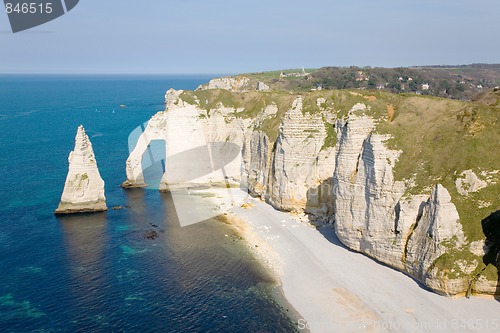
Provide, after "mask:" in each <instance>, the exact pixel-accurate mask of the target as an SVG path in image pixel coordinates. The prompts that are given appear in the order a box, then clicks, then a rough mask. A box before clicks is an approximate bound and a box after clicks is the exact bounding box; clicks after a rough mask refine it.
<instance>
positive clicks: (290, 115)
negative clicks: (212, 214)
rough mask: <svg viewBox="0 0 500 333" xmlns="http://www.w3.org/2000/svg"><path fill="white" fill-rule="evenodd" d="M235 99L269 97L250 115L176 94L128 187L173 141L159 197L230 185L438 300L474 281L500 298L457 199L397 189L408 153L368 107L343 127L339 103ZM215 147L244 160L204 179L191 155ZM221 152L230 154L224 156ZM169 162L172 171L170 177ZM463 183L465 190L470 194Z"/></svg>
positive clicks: (353, 108) (132, 163) (148, 136)
mask: <svg viewBox="0 0 500 333" xmlns="http://www.w3.org/2000/svg"><path fill="white" fill-rule="evenodd" d="M219 81H220V82H219ZM219 81H217V82H216V83H212V86H211V87H212V88H215V87H219V88H222V89H228V90H235V89H234V88H236V86H238V85H239V83H238V84H237V82H236V81H234V79H233V81H231V82H229V81H228V82H226V80H225V79H224V80H223V79H221V80H219ZM209 86H210V85H209ZM239 87H241V86H239ZM236 90H237V89H236ZM234 94H235V95H234V100H239V99H241V100H244V97H245V96H247V97H248V95H244V94H254V95H252V96H253V97H252V98H256V97H255V96H257V97H259V98H260V97H262V99H256V101H257V102H256V103H257V104H258V105H260V106H259V107H260V109H259V110H260V111H259V110H258V111H259V112H255V110H252V109H250V111H249V110H247V109H246V108H245V107H248V105H249V104H248V103H247V104H245V103H242V104H237V103H236V104H234V105H227V104H224V103H222V102H219V103H215V104H212V105H215V106H211V107H210V108H208V109H207V108H206V105H207V103H205V104H203V103H200V101H199V100H198V99H197V97H196V94H195V93H193V95H189V96H190V97H189V100H190V102H186V101H184V100H183V97H182V96H183V92H182V91H175V90H169V91H168V92H167V95H166V105H167V108H166V110H165V111H163V112H159V113H157V114H156V115H155V116H153V118H152V119H151V120H150V121H149V123H148V126H147V128H146V130H145V131H144V133H143V135H142V136H141V138H140V139H139V141H138V144H137V146H136V148H135V150H134V151H133V152H132V153H131V155H130V157H129V159H128V160H127V164H126V168H127V180H126V182H125V183H124V185H125V186H143V185H144V179H143V178H142V169H141V158H142V154H143V153H144V151H145V150H146V148H147V145H148V144H149V143H150V142H151V141H152V140H157V139H161V140H165V141H166V147H167V152H166V156H167V158H166V164H167V170H166V172H165V174H164V177H163V179H162V183H161V184H160V189H161V190H168V189H169V187H171V186H175V185H182V186H194V185H198V184H213V183H217V182H222V181H225V180H227V179H230V180H231V181H233V182H239V183H240V184H241V187H243V188H246V189H248V191H249V193H251V194H252V195H255V196H259V197H261V198H262V199H263V200H266V202H268V203H269V204H271V205H272V206H274V207H275V208H277V209H280V210H285V211H298V212H302V211H303V212H306V213H311V214H313V215H315V216H317V217H320V218H322V219H323V220H329V221H333V220H335V231H336V234H337V236H338V237H339V239H340V241H341V242H342V243H343V244H345V245H346V246H347V247H349V248H350V249H353V250H355V251H359V252H362V253H365V254H367V255H369V256H371V257H373V258H375V259H377V260H379V261H381V262H383V263H386V264H388V265H390V266H392V267H394V268H396V269H399V270H401V271H404V272H406V273H407V274H409V275H411V276H412V277H414V278H416V279H418V280H419V281H421V282H423V283H424V284H425V285H427V286H429V287H430V288H432V289H433V290H435V291H437V292H439V293H442V294H448V295H457V294H464V293H465V292H466V291H467V289H470V288H471V284H473V283H474V281H476V280H477V283H476V285H475V286H472V289H473V290H474V291H475V292H478V293H492V290H493V292H494V290H495V287H496V283H497V282H496V281H491V280H485V278H483V277H479V278H478V279H476V280H475V275H474V274H478V273H479V272H477V271H476V272H475V269H476V267H479V265H480V262H479V261H480V258H481V256H483V255H484V254H485V253H484V249H483V248H482V247H481V245H480V242H479V243H478V244H479V245H477V246H476V245H473V244H472V243H471V242H469V241H468V240H467V237H465V235H464V231H463V228H462V224H461V221H460V216H459V213H458V211H457V208H456V206H455V204H454V203H453V200H452V197H451V195H450V191H451V190H453V189H451V188H448V189H447V188H445V187H444V186H443V185H442V184H440V183H439V182H435V183H429V184H428V187H427V190H424V191H422V192H420V193H419V194H410V192H409V188H410V187H411V180H396V177H395V174H394V167H395V165H396V163H397V162H398V159H399V158H400V156H401V153H402V152H401V151H398V150H391V149H389V148H388V147H387V144H386V143H387V141H388V140H390V139H391V136H390V135H388V134H381V133H378V132H377V130H376V128H377V122H378V121H380V117H379V118H377V117H375V116H374V115H372V112H373V111H372V110H371V109H370V107H367V106H366V105H365V104H364V103H353V104H354V105H353V104H351V105H350V110H345V111H349V112H347V113H346V114H344V116H341V117H340V116H338V114H339V112H340V111H341V110H340V111H339V110H338V109H336V106H335V105H333V106H328V105H327V104H328V103H330V101H331V100H333V99H332V98H330V100H328V98H323V97H321V98H317V99H314V98H316V97H310V96H304V95H303V96H293V95H290V96H289V100H287V101H289V102H287V103H281V104H280V103H279V102H277V101H279V100H280V98H281V101H282V99H283V98H284V97H283V96H284V94H276V96H277V97H276V99H275V100H274V101H271V99H272V98H273V96H274V95H272V94H273V93H270V92H255V91H253V92H245V93H243V92H237V93H234ZM255 94H262V95H255ZM203 96H206V95H203ZM314 96H316V95H314ZM318 96H319V95H318ZM226 97H227V96H226ZM287 98H288V97H287ZM306 98H309V101H308V103H309V104H308V106H307V107H306V106H305V104H304V103H305V102H304V100H305V99H306ZM347 98H350V96H348V97H347ZM311 99H313V100H312V104H313V105H317V109H316V110H317V111H315V112H309V111H308V110H310V108H311ZM186 100H188V98H187V97H186ZM262 100H266V102H265V103H262ZM259 103H260V104H259ZM278 104H279V106H278ZM249 112H250V113H249ZM337 118H339V119H337ZM270 124H271V125H272V124H278V125H279V126H275V127H273V126H271V125H270ZM333 128H335V129H333ZM273 131H274V132H273ZM331 132H333V133H335V135H336V138H335V141H332V140H331V139H332V138H331V137H329V136H331ZM273 133H274V134H273ZM329 140H330V141H329ZM212 142H218V143H228V144H229V143H231V144H233V145H235V146H236V147H237V149H238V152H237V153H236V154H235V157H234V158H232V159H231V158H229V157H228V158H227V163H223V164H224V171H223V172H221V171H220V170H221V169H220V166H219V167H218V168H215V169H213V170H207V171H206V172H203V173H200V172H199V170H198V171H196V170H194V171H193V170H191V169H192V168H193V167H194V166H195V165H196V163H197V162H194V161H198V160H199V158H200V157H197V156H198V155H200V154H195V155H192V154H189V153H187V152H189V151H196V148H197V147H200V146H203V145H206V144H207V143H212ZM221 151H225V153H226V154H227V149H224V147H222V148H221ZM201 155H202V154H201ZM230 155H232V154H230ZM211 156H212V155H211ZM221 156H223V155H221ZM180 157H181V158H180ZM193 157H196V158H193ZM201 158H202V157H201ZM222 159H223V160H224V157H222ZM169 160H170V161H171V164H173V165H174V167H173V168H172V169H170V170H169V169H168V165H169ZM211 163H212V164H214V161H211ZM178 170H182V172H180V173H179V171H178ZM464 178H465V176H464ZM466 180H467V181H469V180H470V181H469V182H472V181H473V180H474V182H473V183H474V184H476V185H474V186H469V187H467V189H468V191H469V192H471V191H473V190H477V189H480V188H482V187H483V186H485V185H484V184H483V183H480V184H479V183H478V181H476V180H475V179H472V177H471V176H467V178H466ZM458 182H460V181H457V187H458V185H460V186H461V187H460V188H465V187H466V186H465V185H463V184H462V183H460V184H459V183H458ZM477 184H478V185H477ZM461 193H465V192H464V191H462V192H461ZM482 244H484V242H483V243H482ZM469 249H474V251H473V252H474V253H473V255H472V256H471V258H472V259H471V258H464V259H463V260H458V261H455V262H453V263H449V262H448V261H447V257H446V256H447V255H448V253H450V252H453V253H458V252H460V253H471V251H472V250H469ZM474 272H475V273H474Z"/></svg>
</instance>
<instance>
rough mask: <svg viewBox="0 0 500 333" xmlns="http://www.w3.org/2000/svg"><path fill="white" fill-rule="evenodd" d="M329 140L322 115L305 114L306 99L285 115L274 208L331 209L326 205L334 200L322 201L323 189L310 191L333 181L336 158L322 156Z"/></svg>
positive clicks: (275, 158) (271, 190)
mask: <svg viewBox="0 0 500 333" xmlns="http://www.w3.org/2000/svg"><path fill="white" fill-rule="evenodd" d="M325 137H326V130H325V125H324V124H323V121H322V118H321V115H320V114H307V113H306V114H303V113H302V98H300V97H298V98H297V99H296V100H295V101H294V102H293V104H292V107H291V109H290V110H288V111H287V112H286V113H285V116H284V119H283V121H282V123H281V126H280V129H279V133H278V139H277V141H276V149H275V150H274V156H273V166H272V172H271V176H270V184H269V185H270V186H269V202H270V203H271V204H272V205H273V206H275V207H277V208H279V209H283V210H289V211H290V210H310V211H312V210H314V209H317V210H321V209H323V210H328V208H327V207H325V208H323V207H322V206H323V204H325V205H326V204H327V202H332V201H331V200H325V201H323V200H324V199H325V198H319V197H318V196H319V195H320V194H321V190H319V191H310V189H311V188H318V187H320V186H321V185H322V182H324V181H325V180H327V179H328V178H330V177H331V174H332V172H333V169H334V167H335V163H332V162H333V160H332V159H325V156H321V157H320V152H321V148H322V146H323V143H324V140H325ZM325 167H327V169H329V170H328V171H326V170H324V169H325ZM325 171H326V172H325ZM320 173H321V174H320ZM330 190H331V187H330ZM321 199H323V200H321ZM330 199H332V198H331V197H330ZM311 200H313V201H311ZM306 208H307V209H306ZM323 213H326V211H324V212H323Z"/></svg>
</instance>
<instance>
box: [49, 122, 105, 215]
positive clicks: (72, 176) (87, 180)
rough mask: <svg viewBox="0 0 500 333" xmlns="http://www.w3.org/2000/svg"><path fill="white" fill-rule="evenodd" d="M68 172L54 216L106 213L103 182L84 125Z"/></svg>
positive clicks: (79, 133) (69, 159)
mask: <svg viewBox="0 0 500 333" xmlns="http://www.w3.org/2000/svg"><path fill="white" fill-rule="evenodd" d="M68 162H69V170H68V176H67V177H66V183H65V184H64V190H63V193H62V196H61V202H60V203H59V207H57V209H56V211H55V214H74V213H91V212H103V211H106V210H107V209H108V207H106V197H105V196H104V181H103V180H102V178H101V175H100V174H99V169H98V168H97V162H96V159H95V155H94V150H93V149H92V143H91V142H90V140H89V137H88V136H87V134H85V129H84V128H83V126H82V125H80V126H79V127H78V131H77V133H76V137H75V148H74V150H73V151H72V152H71V153H70V154H69V157H68Z"/></svg>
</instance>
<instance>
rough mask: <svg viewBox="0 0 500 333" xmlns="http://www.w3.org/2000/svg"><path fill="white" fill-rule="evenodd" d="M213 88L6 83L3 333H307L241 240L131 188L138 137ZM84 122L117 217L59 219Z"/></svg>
mask: <svg viewBox="0 0 500 333" xmlns="http://www.w3.org/2000/svg"><path fill="white" fill-rule="evenodd" d="M211 77H212V76H207V75H190V76H188V75H177V76H172V75H170V76H165V75H155V76H144V75H143V76H140V75H133V76H132V75H115V76H112V75H100V76H99V75H80V76H76V75H2V76H0V186H1V190H0V332H293V331H296V325H294V323H293V321H292V319H290V317H289V316H288V314H289V312H288V309H286V306H282V305H280V304H282V303H280V302H278V301H277V300H276V297H275V296H276V294H277V285H276V281H275V280H274V279H273V277H272V275H271V274H270V273H269V272H268V271H267V270H266V269H265V268H264V267H263V266H262V265H261V264H260V263H259V262H258V261H257V260H256V259H255V258H254V257H253V256H252V255H251V254H250V252H249V251H248V248H247V247H246V246H245V244H244V243H243V241H242V240H241V238H240V237H239V235H238V234H237V233H236V232H235V231H234V229H233V228H231V227H230V226H228V225H226V224H224V223H222V222H220V221H218V220H217V219H211V220H207V221H204V222H203V223H197V224H194V225H190V226H186V227H181V226H180V224H179V221H178V220H177V218H176V213H175V209H174V206H173V201H172V198H171V197H170V196H169V195H168V194H162V193H159V192H158V191H157V190H155V189H148V188H146V189H128V190H126V189H122V188H121V187H120V185H121V183H122V182H123V181H124V180H125V162H126V159H127V157H128V154H129V145H128V138H129V135H130V133H131V132H132V131H133V130H134V129H135V128H137V127H138V126H140V125H141V124H143V123H144V122H146V121H147V120H148V119H149V118H150V117H151V116H152V115H154V114H155V113H156V112H158V111H161V110H163V109H164V95H165V91H166V90H168V89H169V88H175V89H195V88H196V87H197V86H198V85H199V84H202V83H205V82H207V81H208V80H209V79H210V78H211ZM80 124H82V125H83V126H84V127H85V129H86V132H87V134H88V135H89V138H90V140H91V142H92V145H93V148H94V153H95V155H96V160H97V164H98V167H99V170H100V173H101V176H102V178H103V179H104V181H105V194H106V198H107V204H108V207H110V209H109V210H108V211H107V212H105V213H97V214H85V215H72V216H64V217H56V216H55V215H54V210H55V208H56V207H57V205H58V203H59V200H60V197H61V193H62V190H63V187H64V182H65V179H66V175H67V172H68V155H69V153H70V151H71V150H72V149H73V147H74V138H75V134H76V130H77V127H78V126H79V125H80ZM118 206H121V208H122V209H116V210H113V209H111V208H112V207H117V208H120V207H118ZM148 235H149V236H151V235H154V237H148Z"/></svg>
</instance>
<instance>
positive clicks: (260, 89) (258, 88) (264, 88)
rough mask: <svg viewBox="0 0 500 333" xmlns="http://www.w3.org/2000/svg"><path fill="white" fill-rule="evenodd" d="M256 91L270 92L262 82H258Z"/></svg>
mask: <svg viewBox="0 0 500 333" xmlns="http://www.w3.org/2000/svg"><path fill="white" fill-rule="evenodd" d="M256 90H258V91H268V90H270V88H269V86H268V85H267V84H265V83H264V82H260V81H259V82H257V87H256Z"/></svg>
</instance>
